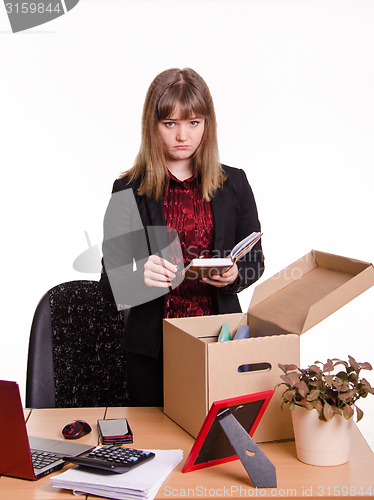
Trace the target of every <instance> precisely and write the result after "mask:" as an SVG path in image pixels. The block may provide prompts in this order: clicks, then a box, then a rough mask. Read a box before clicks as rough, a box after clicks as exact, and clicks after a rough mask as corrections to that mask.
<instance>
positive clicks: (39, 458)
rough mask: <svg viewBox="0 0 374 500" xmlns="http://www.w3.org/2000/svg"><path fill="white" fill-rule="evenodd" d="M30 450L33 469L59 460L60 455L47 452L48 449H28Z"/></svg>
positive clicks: (39, 468)
mask: <svg viewBox="0 0 374 500" xmlns="http://www.w3.org/2000/svg"><path fill="white" fill-rule="evenodd" d="M30 451H31V460H32V465H33V467H34V469H35V470H41V469H44V467H47V466H48V465H51V464H53V463H54V462H56V461H57V460H60V457H59V456H57V455H55V454H54V453H49V452H48V451H42V450H30Z"/></svg>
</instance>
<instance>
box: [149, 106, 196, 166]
mask: <svg viewBox="0 0 374 500" xmlns="http://www.w3.org/2000/svg"><path fill="white" fill-rule="evenodd" d="M181 116H182V113H181V107H180V105H179V104H177V106H176V107H175V109H174V111H173V113H172V115H171V117H170V118H168V119H167V120H161V121H160V122H159V123H158V131H159V134H160V137H161V141H162V144H163V146H164V151H165V156H166V159H167V161H172V162H185V161H186V160H189V159H190V158H191V157H192V156H193V154H194V153H195V151H196V150H197V148H198V147H199V145H200V143H201V139H202V137H203V134H204V126H205V119H204V118H202V117H201V116H200V117H199V116H191V117H190V118H189V119H188V120H181V119H180V117H181Z"/></svg>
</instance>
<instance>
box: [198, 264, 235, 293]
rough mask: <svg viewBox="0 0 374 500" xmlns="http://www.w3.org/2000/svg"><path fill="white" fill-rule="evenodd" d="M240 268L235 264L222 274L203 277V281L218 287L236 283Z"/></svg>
mask: <svg viewBox="0 0 374 500" xmlns="http://www.w3.org/2000/svg"><path fill="white" fill-rule="evenodd" d="M238 274H239V270H238V266H237V265H236V264H234V265H233V266H231V267H230V269H228V270H227V271H226V272H225V273H223V274H222V276H221V275H219V274H215V275H214V276H212V277H211V278H203V279H202V280H201V281H202V282H203V283H207V284H208V285H212V286H216V287H218V288H223V287H224V286H227V285H231V284H232V283H234V281H235V280H236V278H237V277H238Z"/></svg>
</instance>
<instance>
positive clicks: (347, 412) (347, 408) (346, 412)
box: [343, 405, 354, 420]
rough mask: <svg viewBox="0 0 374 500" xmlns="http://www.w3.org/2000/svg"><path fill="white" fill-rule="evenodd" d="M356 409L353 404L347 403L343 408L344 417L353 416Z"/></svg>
mask: <svg viewBox="0 0 374 500" xmlns="http://www.w3.org/2000/svg"><path fill="white" fill-rule="evenodd" d="M353 414H354V410H353V408H352V406H349V405H345V406H344V408H343V417H344V418H346V419H347V420H348V419H350V418H351V417H353Z"/></svg>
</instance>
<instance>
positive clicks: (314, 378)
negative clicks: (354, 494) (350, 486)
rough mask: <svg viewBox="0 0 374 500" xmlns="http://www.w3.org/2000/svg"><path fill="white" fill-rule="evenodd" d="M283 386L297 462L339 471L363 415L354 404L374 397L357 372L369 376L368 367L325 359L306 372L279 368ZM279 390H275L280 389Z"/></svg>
mask: <svg viewBox="0 0 374 500" xmlns="http://www.w3.org/2000/svg"><path fill="white" fill-rule="evenodd" d="M278 366H279V368H280V369H281V370H282V372H283V374H282V375H281V377H280V378H281V379H282V382H281V383H280V384H278V386H285V390H284V392H283V393H282V395H281V399H282V407H283V406H284V405H286V406H288V407H289V408H290V410H292V422H293V427H294V434H295V442H296V453H297V457H298V459H299V460H301V461H302V462H305V463H308V464H312V465H339V464H342V463H344V462H347V461H348V460H349V451H350V434H351V426H352V421H353V418H352V417H353V416H354V413H355V411H356V416H357V421H359V420H361V418H362V417H363V411H362V410H361V409H360V408H358V407H357V405H356V401H357V400H358V399H360V398H365V397H366V396H367V395H368V394H374V389H373V388H372V387H371V385H370V383H369V382H368V381H367V380H366V379H365V378H360V372H361V370H371V369H372V367H371V365H370V363H357V362H356V360H355V359H354V358H353V357H352V356H348V361H343V360H341V359H336V358H334V359H328V360H327V362H326V363H322V362H320V361H316V362H315V363H314V364H313V365H311V366H308V368H305V369H303V368H298V367H297V366H296V365H294V364H291V365H281V364H279V365H278ZM278 386H277V387H278Z"/></svg>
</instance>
